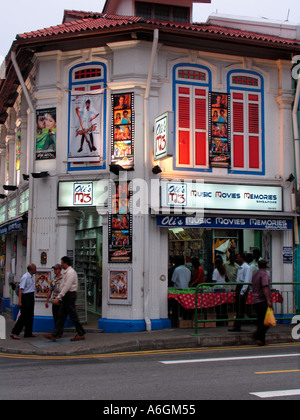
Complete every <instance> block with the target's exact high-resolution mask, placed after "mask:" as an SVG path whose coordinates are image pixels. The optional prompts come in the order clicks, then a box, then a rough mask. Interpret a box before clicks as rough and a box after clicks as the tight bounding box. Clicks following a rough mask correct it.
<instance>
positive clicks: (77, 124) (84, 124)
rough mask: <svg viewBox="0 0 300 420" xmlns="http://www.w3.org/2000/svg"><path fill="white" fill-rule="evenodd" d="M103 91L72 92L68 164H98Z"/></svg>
mask: <svg viewBox="0 0 300 420" xmlns="http://www.w3.org/2000/svg"><path fill="white" fill-rule="evenodd" d="M102 100H103V91H102V90H101V91H100V90H99V92H98V91H97V92H96V91H90V92H83V93H82V92H72V94H71V103H70V127H69V155H68V161H69V162H99V161H100V158H101V157H100V151H101V109H102Z"/></svg>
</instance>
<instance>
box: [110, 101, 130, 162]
mask: <svg viewBox="0 0 300 420" xmlns="http://www.w3.org/2000/svg"><path fill="white" fill-rule="evenodd" d="M111 163H112V164H113V165H120V166H122V168H124V169H127V170H128V169H131V168H133V165H134V94H133V93H122V94H115V95H112V138H111Z"/></svg>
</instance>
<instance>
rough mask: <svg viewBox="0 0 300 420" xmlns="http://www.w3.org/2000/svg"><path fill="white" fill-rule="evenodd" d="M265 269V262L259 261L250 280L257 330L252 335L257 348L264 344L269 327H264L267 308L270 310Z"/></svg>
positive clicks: (267, 278)
mask: <svg viewBox="0 0 300 420" xmlns="http://www.w3.org/2000/svg"><path fill="white" fill-rule="evenodd" d="M266 268H267V262H266V261H265V260H259V261H258V271H257V272H256V273H255V274H254V276H253V279H252V303H253V304H254V306H255V309H256V315H257V330H256V332H255V333H254V339H255V341H256V344H258V345H259V346H264V345H265V344H266V332H267V331H268V329H269V327H266V326H265V325H264V320H265V315H266V312H267V309H268V307H269V308H272V302H271V291H270V279H269V276H268V273H267V271H266Z"/></svg>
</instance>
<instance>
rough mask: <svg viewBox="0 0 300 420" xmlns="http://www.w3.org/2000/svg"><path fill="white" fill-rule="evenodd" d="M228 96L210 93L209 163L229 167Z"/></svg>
mask: <svg viewBox="0 0 300 420" xmlns="http://www.w3.org/2000/svg"><path fill="white" fill-rule="evenodd" d="M229 105H230V96H229V95H228V94H225V93H214V92H212V93H210V109H209V111H210V148H209V158H210V165H211V166H217V167H224V168H228V167H230V135H229V134H230V130H229V110H230V106H229Z"/></svg>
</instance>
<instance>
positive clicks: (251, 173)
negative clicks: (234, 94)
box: [227, 69, 266, 176]
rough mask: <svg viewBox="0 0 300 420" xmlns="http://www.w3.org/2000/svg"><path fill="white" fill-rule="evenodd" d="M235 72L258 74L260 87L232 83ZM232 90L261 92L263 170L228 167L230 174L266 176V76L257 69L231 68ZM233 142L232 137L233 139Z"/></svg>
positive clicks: (229, 74) (229, 90)
mask: <svg viewBox="0 0 300 420" xmlns="http://www.w3.org/2000/svg"><path fill="white" fill-rule="evenodd" d="M234 73H245V74H249V75H253V76H257V77H259V79H260V82H261V85H260V88H256V89H255V88H252V87H248V86H242V87H239V86H234V85H231V83H230V78H231V75H232V74H234ZM231 90H240V91H243V92H245V91H247V92H257V93H260V94H261V154H262V156H261V157H262V168H261V171H243V170H241V171H239V170H236V169H228V173H229V174H238V175H259V176H264V175H265V174H266V162H265V160H266V159H265V157H266V152H265V82H264V78H263V76H262V75H261V74H259V73H258V72H256V71H249V70H239V69H236V70H231V71H230V72H228V74H227V93H230V94H231ZM231 143H232V139H231Z"/></svg>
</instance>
